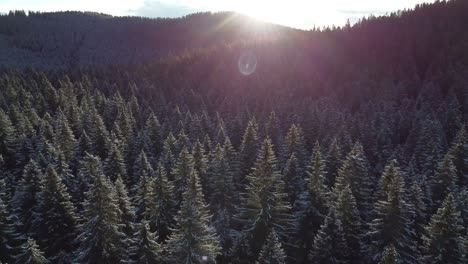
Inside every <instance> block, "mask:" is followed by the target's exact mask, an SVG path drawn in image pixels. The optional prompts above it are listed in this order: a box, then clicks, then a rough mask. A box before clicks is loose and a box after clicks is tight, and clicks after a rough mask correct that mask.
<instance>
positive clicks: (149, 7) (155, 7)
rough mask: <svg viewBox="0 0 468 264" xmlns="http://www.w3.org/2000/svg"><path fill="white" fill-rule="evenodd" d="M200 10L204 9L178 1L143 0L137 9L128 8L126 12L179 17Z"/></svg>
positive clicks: (138, 14)
mask: <svg viewBox="0 0 468 264" xmlns="http://www.w3.org/2000/svg"><path fill="white" fill-rule="evenodd" d="M200 11H206V10H203V9H196V8H192V7H190V6H187V5H184V4H183V3H180V2H178V1H173V3H165V2H161V1H151V0H145V1H144V3H143V5H142V6H140V7H139V8H137V9H133V10H129V12H128V13H130V14H132V15H135V16H144V17H181V16H185V15H188V14H191V13H195V12H200Z"/></svg>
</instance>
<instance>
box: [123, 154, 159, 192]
mask: <svg viewBox="0 0 468 264" xmlns="http://www.w3.org/2000/svg"><path fill="white" fill-rule="evenodd" d="M153 176H154V170H153V167H152V166H151V163H150V162H149V159H148V156H146V153H145V151H143V150H141V151H140V154H138V158H137V159H136V160H135V162H134V163H133V168H132V177H131V178H130V180H129V182H128V183H127V184H128V186H132V187H133V190H131V193H136V192H137V191H138V189H139V186H138V185H140V184H141V183H142V182H144V181H145V180H146V179H142V177H147V178H148V177H153Z"/></svg>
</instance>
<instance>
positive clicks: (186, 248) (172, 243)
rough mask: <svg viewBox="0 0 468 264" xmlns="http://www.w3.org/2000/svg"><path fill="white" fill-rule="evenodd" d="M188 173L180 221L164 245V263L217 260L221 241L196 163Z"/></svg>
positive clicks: (178, 218)
mask: <svg viewBox="0 0 468 264" xmlns="http://www.w3.org/2000/svg"><path fill="white" fill-rule="evenodd" d="M187 177H188V179H187V187H186V188H185V191H184V193H183V194H182V204H181V206H180V210H179V212H178V213H177V216H176V222H177V225H176V227H175V228H174V229H173V233H172V234H171V236H170V237H169V239H168V241H167V243H166V244H165V245H164V251H165V257H164V263H193V264H197V263H216V262H215V259H216V256H217V255H218V254H219V251H220V246H219V241H218V237H217V236H216V233H215V231H214V229H213V228H211V227H209V226H208V223H209V218H210V216H209V214H208V208H207V206H206V205H205V201H204V199H203V194H202V190H201V186H200V183H199V182H198V176H197V173H196V171H195V169H194V168H193V167H192V168H191V170H190V173H189V175H187Z"/></svg>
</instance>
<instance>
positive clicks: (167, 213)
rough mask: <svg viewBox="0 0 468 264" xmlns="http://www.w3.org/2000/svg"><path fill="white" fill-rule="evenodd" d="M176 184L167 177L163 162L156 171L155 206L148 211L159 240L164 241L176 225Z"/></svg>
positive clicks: (148, 218)
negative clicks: (174, 191)
mask: <svg viewBox="0 0 468 264" xmlns="http://www.w3.org/2000/svg"><path fill="white" fill-rule="evenodd" d="M173 190H174V186H173V185H172V182H171V181H169V180H168V179H167V174H166V171H165V170H164V167H163V165H162V164H161V163H159V164H158V167H157V168H156V171H155V178H154V181H153V193H154V198H153V199H154V202H155V207H154V209H153V210H151V211H150V212H148V214H147V218H146V219H147V221H148V223H149V226H150V229H151V231H156V233H157V234H158V242H160V243H161V242H164V241H166V239H167V238H168V237H169V235H170V234H171V229H172V228H173V227H174V224H175V223H174V216H175V213H176V212H175V202H174V200H173V199H172V198H173V197H172V192H173Z"/></svg>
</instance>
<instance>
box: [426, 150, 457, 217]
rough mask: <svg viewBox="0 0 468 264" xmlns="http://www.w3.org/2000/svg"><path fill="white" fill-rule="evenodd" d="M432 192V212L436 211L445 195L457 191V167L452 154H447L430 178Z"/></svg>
mask: <svg viewBox="0 0 468 264" xmlns="http://www.w3.org/2000/svg"><path fill="white" fill-rule="evenodd" d="M429 181H430V184H431V193H432V207H433V209H432V210H431V212H436V211H437V209H438V208H439V207H440V205H441V204H442V202H443V201H444V199H445V197H447V195H448V194H449V193H451V192H454V191H455V187H456V183H457V169H456V167H455V165H454V164H453V162H452V156H450V155H445V156H444V158H443V159H442V161H440V162H439V164H438V166H437V169H436V171H435V173H434V175H433V176H432V177H430V179H429Z"/></svg>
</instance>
